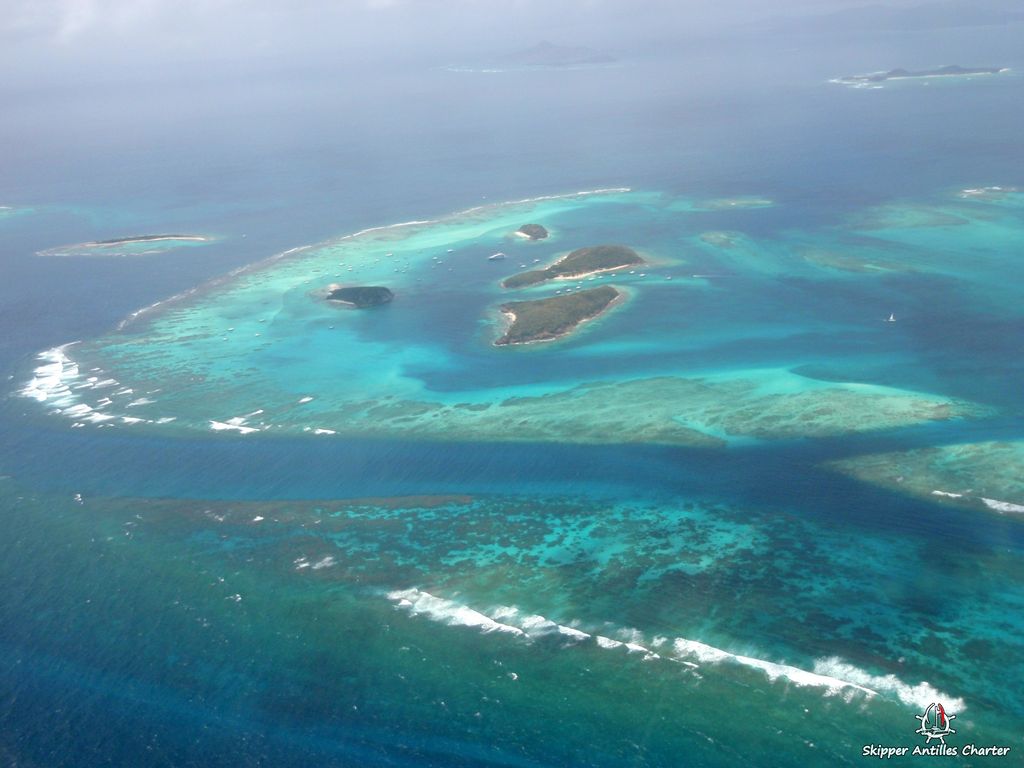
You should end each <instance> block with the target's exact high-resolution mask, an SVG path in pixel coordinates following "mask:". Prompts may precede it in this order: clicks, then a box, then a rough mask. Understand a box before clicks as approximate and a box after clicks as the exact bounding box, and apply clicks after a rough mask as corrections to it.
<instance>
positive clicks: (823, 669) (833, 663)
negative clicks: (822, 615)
mask: <svg viewBox="0 0 1024 768" xmlns="http://www.w3.org/2000/svg"><path fill="white" fill-rule="evenodd" d="M814 671H815V672H816V673H818V674H821V675H835V676H836V677H842V678H844V679H846V680H850V681H852V682H851V685H858V686H859V685H863V686H870V687H871V688H872V689H874V690H875V691H876V692H878V693H888V694H891V695H894V696H895V697H896V698H898V699H899V700H900V701H902V702H903V703H904V704H907V705H909V706H914V707H920V708H921V709H922V710H923V709H924V708H925V707H927V706H928V705H929V704H931V703H932V702H935V701H941V702H942V703H943V704H944V705H945V706H946V707H947V708H948V709H950V710H952V711H954V712H962V711H963V710H965V709H967V704H966V703H965V702H964V700H963V699H960V698H957V697H955V696H951V695H950V694H948V693H943V692H942V691H939V690H937V689H935V688H933V687H932V686H931V685H929V684H928V683H927V682H923V681H922V682H920V683H918V684H917V685H910V684H908V683H905V682H903V681H902V680H900V679H899V678H898V677H896V675H872V674H871V673H869V672H865V671H864V670H863V669H860V668H859V667H855V666H854V665H853V664H850V663H849V662H845V661H843V660H842V659H839V658H836V657H835V656H833V657H831V658H827V659H818V660H817V661H815V662H814Z"/></svg>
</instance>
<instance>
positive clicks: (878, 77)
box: [833, 64, 1007, 85]
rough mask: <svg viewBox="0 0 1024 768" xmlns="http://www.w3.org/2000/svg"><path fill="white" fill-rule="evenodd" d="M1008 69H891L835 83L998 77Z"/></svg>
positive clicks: (843, 79)
mask: <svg viewBox="0 0 1024 768" xmlns="http://www.w3.org/2000/svg"><path fill="white" fill-rule="evenodd" d="M1006 71H1007V70H1006V67H961V66H960V65H959V64H950V65H948V66H945V67H937V68H935V69H922V70H916V71H915V70H910V69H902V68H900V69H890V70H889V71H888V72H868V73H867V74H864V75H846V76H845V77H839V78H836V79H835V80H834V81H833V82H836V83H842V84H844V85H865V84H869V83H884V82H885V81H886V80H920V79H925V78H930V77H971V76H974V75H998V74H1000V73H1001V72H1006Z"/></svg>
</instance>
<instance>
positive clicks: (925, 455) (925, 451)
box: [831, 440, 1024, 520]
mask: <svg viewBox="0 0 1024 768" xmlns="http://www.w3.org/2000/svg"><path fill="white" fill-rule="evenodd" d="M831 466H832V467H834V468H835V469H837V470H839V471H840V472H843V473H845V474H848V475H851V476H853V477H856V478H857V479H859V480H864V481H865V482H869V483H873V484H875V485H880V486H883V487H886V488H890V489H893V490H896V491H899V492H901V493H908V494H912V495H915V496H920V497H924V498H930V499H933V500H937V501H944V502H948V503H954V504H960V505H967V506H970V507H974V508H977V509H984V510H988V511H989V512H998V513H1003V514H1007V515H1010V516H1020V515H1024V441H1021V440H1015V441H1004V442H981V443H961V444H955V445H943V446H936V447H932V448H920V449H916V450H911V451H903V452H893V453H881V454H871V455H868V456H857V457H854V458H851V459H844V460H842V461H837V462H834V463H833V464H831ZM1021 519H1022V520H1024V518H1021Z"/></svg>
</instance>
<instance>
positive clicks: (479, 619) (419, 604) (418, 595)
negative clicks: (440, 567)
mask: <svg viewBox="0 0 1024 768" xmlns="http://www.w3.org/2000/svg"><path fill="white" fill-rule="evenodd" d="M388 599H389V600H392V601H394V602H395V603H397V604H398V607H399V608H404V609H405V610H407V611H409V613H411V614H412V615H413V616H420V615H422V616H426V617H428V618H430V619H433V620H434V621H439V622H441V623H442V624H449V625H452V626H464V627H477V628H479V629H480V630H481V631H483V632H508V633H509V634H512V635H519V636H523V637H525V636H526V633H525V632H523V630H521V629H519V628H518V627H513V626H511V625H509V624H501V623H500V622H497V621H495V620H494V619H492V618H491V617H489V616H485V615H484V614H482V613H479V612H478V611H474V610H473V609H472V608H470V607H468V606H465V605H462V604H460V603H456V602H455V601H453V600H445V599H444V598H442V597H434V596H433V595H432V594H430V593H429V592H422V591H420V590H418V589H415V588H413V589H401V590H396V591H394V592H389V593H388Z"/></svg>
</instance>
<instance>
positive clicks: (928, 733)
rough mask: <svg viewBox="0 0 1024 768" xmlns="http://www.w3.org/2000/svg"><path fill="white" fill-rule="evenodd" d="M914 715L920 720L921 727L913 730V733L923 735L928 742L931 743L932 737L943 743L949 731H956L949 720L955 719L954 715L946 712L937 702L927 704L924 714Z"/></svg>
mask: <svg viewBox="0 0 1024 768" xmlns="http://www.w3.org/2000/svg"><path fill="white" fill-rule="evenodd" d="M916 717H917V719H918V720H919V721H920V722H921V727H920V728H918V729H917V730H916V731H914V733H919V734H921V735H922V736H924V737H925V738H926V739H927V740H928V741H927V743H928V744H931V743H932V739H938V740H939V741H940V742H941V743H942V744H945V743H946V737H947V736H948V735H949V734H951V733H956V731H955V730H954V729H953V728H952V727H951V726H950V721H951V720H953V719H955V718H956V715H951V714H949V713H948V712H946V710H945V708H943V706H942V705H941V704H939V703H938V702H934V703H932V704H929V705H928V709H926V710H925V711H924V714H923V715H916Z"/></svg>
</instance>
